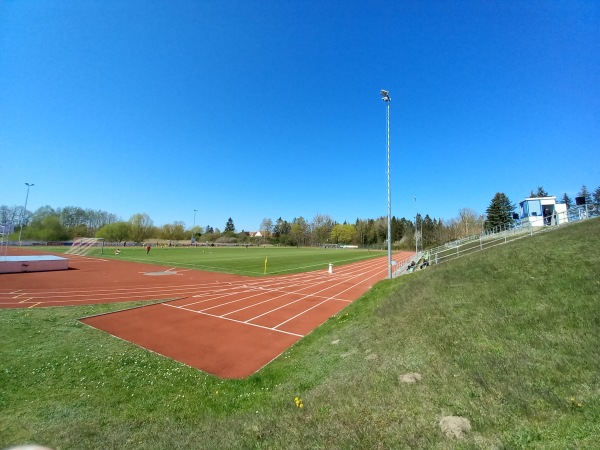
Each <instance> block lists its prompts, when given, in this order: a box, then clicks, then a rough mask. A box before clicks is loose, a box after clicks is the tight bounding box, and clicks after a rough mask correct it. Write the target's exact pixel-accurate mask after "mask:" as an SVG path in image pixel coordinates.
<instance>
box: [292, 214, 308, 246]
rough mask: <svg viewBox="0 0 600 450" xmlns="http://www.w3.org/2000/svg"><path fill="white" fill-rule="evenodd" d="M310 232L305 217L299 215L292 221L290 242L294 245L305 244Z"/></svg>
mask: <svg viewBox="0 0 600 450" xmlns="http://www.w3.org/2000/svg"><path fill="white" fill-rule="evenodd" d="M307 234H308V224H307V223H306V220H305V219H304V217H298V218H296V219H294V221H293V222H292V226H291V228H290V241H291V242H290V243H291V244H292V245H305V244H306V235H307Z"/></svg>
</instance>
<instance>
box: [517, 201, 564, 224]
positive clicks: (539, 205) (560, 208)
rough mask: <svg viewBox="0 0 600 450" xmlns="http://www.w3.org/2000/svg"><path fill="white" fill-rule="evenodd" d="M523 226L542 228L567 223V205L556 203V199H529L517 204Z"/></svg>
mask: <svg viewBox="0 0 600 450" xmlns="http://www.w3.org/2000/svg"><path fill="white" fill-rule="evenodd" d="M519 208H520V210H521V213H520V219H521V223H522V224H523V225H527V224H529V226H532V227H543V226H545V225H560V224H562V223H567V222H568V217H567V205H565V204H562V203H556V197H529V198H526V199H525V200H523V201H522V202H521V203H519Z"/></svg>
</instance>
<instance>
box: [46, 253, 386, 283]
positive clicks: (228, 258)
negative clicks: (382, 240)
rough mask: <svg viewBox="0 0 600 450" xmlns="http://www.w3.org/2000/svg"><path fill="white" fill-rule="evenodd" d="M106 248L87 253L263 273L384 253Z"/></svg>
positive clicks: (310, 267) (304, 269) (326, 265)
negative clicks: (101, 252)
mask: <svg viewBox="0 0 600 450" xmlns="http://www.w3.org/2000/svg"><path fill="white" fill-rule="evenodd" d="M68 248H69V247H62V248H61V247H48V248H45V249H44V250H48V251H51V252H57V253H63V252H65V251H66V250H68ZM116 249H117V247H110V246H105V247H104V253H103V255H101V254H100V249H99V248H96V249H93V250H92V251H91V252H90V253H89V254H88V255H87V256H92V257H102V258H107V259H108V258H114V259H122V260H127V261H135V262H144V263H151V264H160V265H165V266H174V267H185V268H189V269H196V270H205V271H209V272H223V273H231V274H237V275H248V276H262V275H278V274H290V273H298V272H309V271H313V270H328V268H329V264H333V267H334V268H335V266H339V265H343V264H349V263H353V262H357V261H361V260H365V259H370V258H376V257H380V256H385V255H386V252H385V251H376V250H362V249H348V248H328V249H324V248H306V247H300V248H297V247H248V248H246V247H163V248H161V247H152V249H151V250H150V253H148V254H147V253H146V249H145V248H143V247H118V249H119V254H118V255H115V250H116Z"/></svg>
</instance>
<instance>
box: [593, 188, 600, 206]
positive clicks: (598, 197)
mask: <svg viewBox="0 0 600 450" xmlns="http://www.w3.org/2000/svg"><path fill="white" fill-rule="evenodd" d="M592 197H593V199H594V205H595V206H596V208H599V207H600V186H599V187H597V188H596V190H595V191H594V192H593V193H592Z"/></svg>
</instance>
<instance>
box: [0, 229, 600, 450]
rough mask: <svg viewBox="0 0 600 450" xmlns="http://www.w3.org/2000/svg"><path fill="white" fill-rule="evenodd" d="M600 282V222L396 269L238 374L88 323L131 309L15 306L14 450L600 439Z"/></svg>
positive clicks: (505, 444)
mask: <svg viewBox="0 0 600 450" xmlns="http://www.w3.org/2000/svg"><path fill="white" fill-rule="evenodd" d="M599 292H600V219H592V220H588V221H586V222H583V223H578V224H574V225H570V226H567V227H564V228H561V229H560V230H557V231H553V232H550V233H544V234H541V235H538V236H533V237H531V238H528V239H523V240H519V241H515V242H511V243H508V244H506V245H503V246H497V247H494V248H491V249H488V250H485V251H483V252H478V253H475V254H472V255H470V256H467V257H464V258H461V259H457V260H455V261H452V262H450V263H447V264H442V265H439V266H436V267H430V268H428V269H426V270H424V271H419V272H417V273H415V274H412V275H407V276H404V277H401V278H398V279H395V280H384V281H382V282H380V283H378V284H377V285H375V286H374V287H373V289H372V290H371V291H370V292H369V293H368V294H367V295H365V296H364V297H362V298H361V299H360V300H358V301H357V302H355V303H353V304H352V305H350V306H349V307H348V308H346V309H345V310H344V311H342V312H341V313H340V314H338V315H337V316H335V317H333V318H331V319H330V320H329V321H327V322H326V323H325V324H324V325H322V326H321V327H319V328H318V329H316V330H315V331H314V332H313V333H311V334H310V335H308V336H307V337H306V338H304V339H302V340H301V341H299V342H298V343H297V344H296V345H295V346H293V347H292V348H291V349H289V350H288V351H286V352H285V353H284V354H283V355H282V356H281V357H279V358H277V359H276V360H275V361H273V362H272V363H271V364H269V365H268V366H267V367H266V368H264V369H262V370H261V371H259V372H258V373H257V374H255V375H253V376H251V377H249V378H247V379H244V380H228V381H225V380H219V379H218V378H215V377H212V376H210V375H206V374H203V373H201V372H199V371H197V370H194V369H191V368H188V367H185V366H182V365H181V364H179V363H176V362H174V361H170V360H168V359H166V358H164V357H161V356H158V355H155V354H153V353H150V352H147V351H145V350H143V349H141V348H138V347H136V346H134V345H132V344H129V343H127V342H123V341H121V340H119V339H115V338H113V337H111V336H109V335H106V334H105V333H102V332H100V331H97V330H94V329H92V328H89V327H87V326H86V325H83V324H81V323H79V322H78V321H77V320H76V319H77V318H78V317H82V316H86V315H89V314H94V313H99V312H103V311H110V310H112V309H115V308H122V306H123V305H96V306H85V307H65V308H48V309H31V310H1V311H0V342H1V343H2V345H1V346H0V361H2V369H1V371H0V419H1V420H0V448H4V447H7V446H9V445H14V444H19V443H25V442H37V443H41V444H45V445H48V446H50V447H53V448H57V449H58V448H60V449H97V448H128V449H130V448H131V449H163V448H259V449H260V448H264V449H274V448H285V449H305V448H315V449H318V448H322V449H325V448H327V449H329V448H412V449H414V448H419V449H421V448H433V449H455V448H461V449H482V448H483V449H486V448H489V449H516V448H522V449H571V448H572V449H575V448H577V449H595V448H598V442H600V427H599V426H598V423H600V372H599V368H600V346H599V345H598V344H599V343H600V295H599ZM407 372H418V373H420V374H421V375H422V380H421V381H420V382H418V383H416V384H405V383H403V382H401V376H402V375H403V374H405V373H407ZM295 398H297V401H295ZM300 404H301V405H302V408H299V405H300ZM444 415H459V416H463V417H466V418H468V419H469V420H470V421H471V426H472V430H471V432H470V433H468V434H467V436H466V437H465V439H464V440H462V441H456V440H454V439H449V438H446V437H444V436H443V435H442V433H441V432H440V430H439V426H438V421H439V419H440V417H441V416H444Z"/></svg>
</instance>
